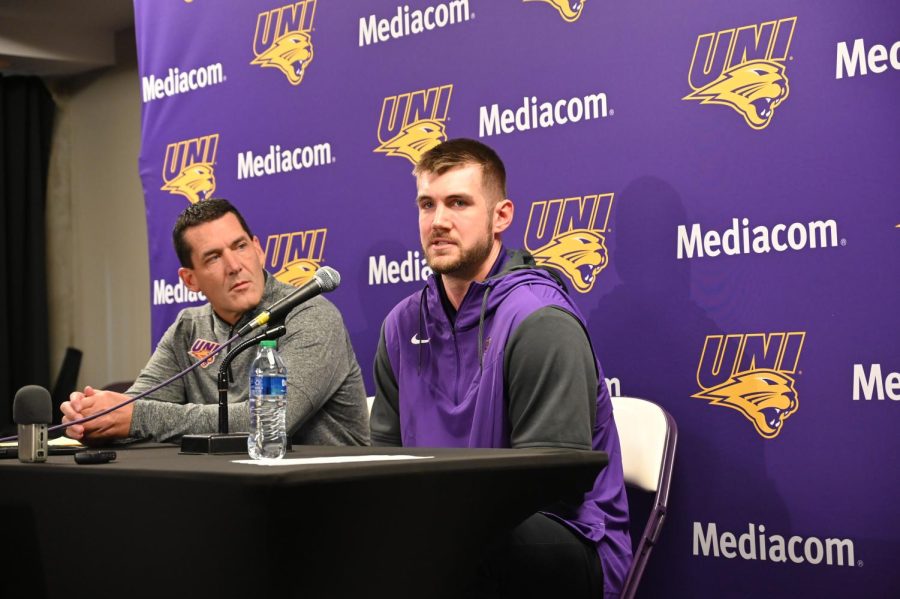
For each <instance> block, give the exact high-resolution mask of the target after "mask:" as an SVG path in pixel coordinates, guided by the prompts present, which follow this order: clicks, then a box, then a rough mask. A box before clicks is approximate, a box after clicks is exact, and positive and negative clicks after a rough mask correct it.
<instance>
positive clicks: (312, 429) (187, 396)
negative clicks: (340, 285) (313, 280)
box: [126, 273, 369, 445]
mask: <svg viewBox="0 0 900 599" xmlns="http://www.w3.org/2000/svg"><path fill="white" fill-rule="evenodd" d="M295 289H296V288H295V287H292V286H290V285H287V284H285V283H282V282H280V281H278V280H276V279H275V277H273V276H271V275H269V274H268V273H267V274H266V284H265V290H264V293H263V297H262V300H261V301H260V304H259V306H257V307H256V308H255V309H254V310H251V311H250V312H248V313H246V314H244V315H243V316H242V317H241V319H240V320H239V321H238V322H237V323H236V324H235V325H234V326H231V325H229V324H228V323H226V322H225V321H223V320H222V319H220V318H219V317H218V316H217V315H216V314H215V312H214V311H213V309H212V306H211V305H210V304H208V303H207V304H206V305H204V306H199V307H196V308H185V309H184V310H182V311H181V312H180V313H179V314H178V317H177V318H176V320H175V323H174V324H172V326H171V327H169V329H168V330H167V331H166V332H165V334H164V335H163V337H162V339H160V342H159V345H157V347H156V351H155V352H153V356H152V357H151V358H150V361H149V362H148V363H147V365H146V366H145V367H144V369H143V370H142V371H141V374H140V376H139V377H138V378H137V380H136V381H135V382H134V385H132V386H131V388H130V389H129V390H128V391H127V392H126V394H127V395H129V396H131V397H134V396H135V395H137V394H138V393H141V392H142V391H144V390H147V389H150V388H152V387H153V386H155V385H156V384H158V383H160V382H162V381H164V380H166V379H168V378H169V377H171V376H173V375H174V374H176V373H178V372H180V371H182V370H184V369H185V368H187V367H188V366H190V365H191V364H194V363H195V362H197V361H201V362H202V361H203V360H204V356H205V355H207V354H208V353H209V352H210V351H211V350H212V349H214V348H215V347H218V345H219V344H221V343H224V342H225V341H227V340H228V339H229V338H231V337H232V336H233V335H234V332H235V331H236V330H237V329H239V328H240V327H241V326H243V325H244V324H245V323H246V322H248V321H249V320H250V319H252V318H254V317H255V316H256V315H258V314H259V313H260V312H261V311H262V309H263V308H264V307H266V306H269V305H271V304H272V303H273V302H275V301H277V300H279V299H281V298H282V297H285V296H287V295H288V294H290V293H291V292H292V291H294V290H295ZM285 326H286V327H287V334H286V335H285V336H284V337H281V338H280V339H278V352H279V353H280V354H281V357H282V358H283V359H284V363H285V365H286V366H287V382H288V384H287V387H288V389H287V429H288V434H289V435H292V437H293V440H294V442H295V443H299V444H304V445H368V444H369V417H368V410H367V408H366V397H365V388H364V387H363V381H362V375H361V373H360V370H359V364H358V363H357V361H356V355H355V354H354V352H353V347H352V346H351V345H350V338H349V335H348V334H347V329H346V327H345V326H344V321H343V319H342V318H341V315H340V312H338V309H337V308H336V307H335V306H334V304H332V303H331V302H329V301H328V300H327V299H325V298H323V297H321V296H319V297H316V298H313V299H312V300H309V301H307V302H305V303H304V304H302V305H301V306H299V307H298V308H295V309H294V310H293V311H292V312H291V313H290V314H289V315H288V317H287V319H286V322H285ZM236 343H237V342H235V344H236ZM227 351H228V349H224V350H222V352H221V353H220V354H218V355H216V356H214V357H213V362H212V363H211V364H203V365H202V366H201V367H199V368H196V369H194V370H193V371H191V372H190V373H188V374H187V376H185V377H184V378H182V379H180V380H178V381H175V382H174V383H172V384H170V385H168V386H167V387H163V388H162V389H160V390H159V391H157V392H155V393H154V394H153V395H152V396H151V397H149V398H146V399H140V400H138V401H136V402H135V403H134V412H133V414H132V419H131V431H130V437H132V438H133V439H152V440H155V441H173V440H177V439H178V438H180V437H181V436H182V435H185V434H196V433H212V432H216V430H217V429H218V405H217V404H218V391H217V381H216V375H217V372H218V370H219V365H220V364H221V361H222V359H223V358H224V356H225V354H226V353H227ZM255 355H256V351H255V349H253V348H250V349H247V350H245V351H244V352H243V353H241V354H240V355H239V356H238V357H237V358H235V359H234V361H233V362H232V363H231V368H232V372H233V374H234V382H233V383H232V384H231V386H230V388H229V391H228V421H229V430H230V431H246V430H247V429H248V428H249V414H248V409H247V406H248V403H247V393H248V386H249V379H248V377H249V370H250V363H251V362H252V361H253V358H254V357H255Z"/></svg>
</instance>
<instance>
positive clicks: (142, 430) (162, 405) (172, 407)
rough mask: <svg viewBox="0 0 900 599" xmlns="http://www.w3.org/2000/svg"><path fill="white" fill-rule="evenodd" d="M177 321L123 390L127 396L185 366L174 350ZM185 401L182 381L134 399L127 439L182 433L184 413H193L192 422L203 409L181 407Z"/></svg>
mask: <svg viewBox="0 0 900 599" xmlns="http://www.w3.org/2000/svg"><path fill="white" fill-rule="evenodd" d="M179 320H180V319H176V321H175V324H173V325H172V326H171V327H169V329H168V330H167V331H166V332H165V334H164V335H163V336H162V339H160V341H159V344H157V346H156V350H155V351H154V352H153V355H152V356H151V357H150V360H149V361H148V362H147V365H146V366H144V369H143V370H141V373H140V375H138V378H137V379H136V380H135V381H134V384H133V385H131V387H130V388H129V389H128V391H126V393H125V394H126V395H128V396H129V397H134V396H136V395H139V394H140V393H143V392H145V391H148V390H150V389H152V388H153V387H155V386H156V385H158V384H160V383H162V382H163V381H165V380H168V379H169V378H171V377H173V376H174V375H176V374H178V373H179V372H181V370H182V369H184V368H186V367H187V364H186V363H185V364H181V363H180V362H179V360H178V358H177V357H176V352H175V351H174V337H175V331H176V328H177V326H178V322H179ZM186 401H187V400H186V393H185V381H184V379H183V378H182V379H178V380H177V381H174V382H172V383H170V384H169V385H166V386H165V387H163V388H162V389H159V390H158V391H155V392H154V393H153V395H151V396H150V397H147V398H145V399H139V400H137V401H136V402H134V411H133V412H132V415H131V430H130V432H129V437H131V438H133V439H148V438H152V439H154V440H157V441H164V440H168V439H170V438H172V437H173V436H175V435H177V434H184V432H185V429H183V428H181V427H179V420H180V419H181V418H182V416H183V415H184V412H185V411H187V410H190V411H192V412H193V414H191V420H195V419H196V418H197V415H198V414H199V413H200V412H202V410H201V408H202V407H203V406H200V405H192V406H191V405H182V404H185V402H186ZM217 422H218V421H217V420H215V419H214V420H213V424H212V426H213V428H212V429H210V430H209V432H212V431H214V430H215V427H216V425H217Z"/></svg>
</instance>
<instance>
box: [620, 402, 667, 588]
mask: <svg viewBox="0 0 900 599" xmlns="http://www.w3.org/2000/svg"><path fill="white" fill-rule="evenodd" d="M612 403H613V410H614V414H615V419H616V428H617V429H618V431H619V443H620V445H621V448H622V467H623V470H624V472H625V483H626V484H627V485H628V486H630V487H634V488H637V489H640V490H642V491H645V492H647V493H653V494H654V498H653V506H652V508H651V510H650V516H649V517H648V519H647V525H646V526H645V527H644V532H643V533H642V534H641V540H640V542H639V543H638V546H637V549H636V550H635V552H634V561H633V562H632V564H631V570H629V572H628V577H627V578H626V579H625V586H624V587H623V589H622V595H621V597H622V599H631V598H632V597H634V594H635V592H636V591H637V588H638V585H639V584H640V582H641V576H642V575H643V574H644V568H645V567H646V565H647V560H648V559H649V557H650V550H651V549H653V546H654V545H655V544H656V540H657V539H658V538H659V531H660V529H661V528H662V525H663V520H664V519H665V516H666V509H667V506H668V503H669V487H670V486H671V484H672V467H673V465H674V463H675V445H676V442H677V440H678V427H677V426H676V425H675V420H674V419H673V418H672V416H671V415H669V413H668V412H666V411H665V410H664V409H662V407H660V406H659V405H657V404H655V403H653V402H652V401H647V400H646V399H639V398H637V397H613V398H612Z"/></svg>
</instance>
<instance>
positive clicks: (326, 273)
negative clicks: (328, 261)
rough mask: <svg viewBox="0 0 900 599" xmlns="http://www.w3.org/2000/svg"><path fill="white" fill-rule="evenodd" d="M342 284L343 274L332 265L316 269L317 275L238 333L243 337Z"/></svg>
mask: <svg viewBox="0 0 900 599" xmlns="http://www.w3.org/2000/svg"><path fill="white" fill-rule="evenodd" d="M340 284H341V275H340V274H339V273H338V271H336V270H335V269H333V268H331V267H330V266H323V267H322V268H320V269H319V270H317V271H316V274H315V276H314V277H313V278H312V279H311V280H310V281H308V282H307V283H306V284H305V285H303V286H302V287H300V288H299V289H297V291H294V292H293V293H291V294H290V295H288V296H287V297H283V298H281V299H280V300H278V301H277V302H275V303H274V304H272V305H271V306H269V307H268V308H267V309H266V310H263V312H262V313H260V315H259V316H257V317H256V318H254V319H253V320H251V321H250V322H248V323H247V324H245V325H244V326H242V327H241V328H240V329H239V330H238V332H237V334H238V335H239V336H241V337H243V336H244V335H246V334H247V333H249V332H250V331H253V330H256V329H258V328H259V327H261V326H263V325H264V324H266V323H267V322H269V321H270V320H276V321H277V320H281V319H282V318H284V317H285V316H287V314H288V312H290V311H291V310H293V309H294V308H296V307H297V306H299V305H300V304H302V303H303V302H306V301H309V300H311V299H312V298H314V297H316V296H317V295H319V294H320V293H327V292H329V291H333V290H334V289H336V288H337V286H338V285H340Z"/></svg>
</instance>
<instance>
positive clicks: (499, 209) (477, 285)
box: [370, 139, 631, 598]
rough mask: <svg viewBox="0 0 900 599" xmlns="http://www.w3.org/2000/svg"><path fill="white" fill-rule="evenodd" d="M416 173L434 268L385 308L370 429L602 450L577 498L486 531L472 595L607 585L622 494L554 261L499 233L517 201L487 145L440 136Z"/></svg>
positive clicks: (625, 560) (594, 380) (460, 442)
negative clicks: (544, 262) (589, 483)
mask: <svg viewBox="0 0 900 599" xmlns="http://www.w3.org/2000/svg"><path fill="white" fill-rule="evenodd" d="M414 175H415V176H416V183H417V191H418V193H417V198H416V203H417V206H418V211H419V234H420V237H421V242H422V248H423V251H424V253H425V257H426V259H427V261H428V265H429V266H430V267H431V269H432V270H433V271H434V275H432V276H431V277H429V279H428V281H427V283H426V286H425V288H424V289H423V290H422V291H421V292H418V293H414V294H413V295H411V296H409V297H408V298H406V299H405V300H403V301H402V302H400V303H399V304H398V305H397V306H396V307H395V308H394V309H393V310H392V311H391V312H390V314H389V315H388V316H387V318H386V319H385V321H384V325H383V327H382V331H381V338H380V341H379V345H378V351H377V353H376V357H375V385H376V396H375V400H374V404H373V408H372V415H371V420H370V423H371V437H372V442H373V443H374V444H376V445H402V446H407V447H417V446H419V447H473V448H476V447H478V448H485V447H496V448H504V447H514V448H515V447H528V448H531V447H557V448H560V447H561V448H570V449H582V450H591V449H593V450H599V451H605V452H607V453H608V454H609V465H608V466H607V467H606V468H605V469H604V470H603V471H602V472H601V473H600V475H599V476H598V477H597V479H596V481H595V484H594V487H593V489H592V490H591V491H589V492H588V493H586V494H585V495H584V497H583V498H582V501H581V502H579V503H575V504H565V503H562V502H560V503H558V504H555V505H553V506H547V507H546V509H545V510H542V511H540V512H538V513H536V514H534V515H532V516H531V517H529V518H528V519H526V520H525V521H524V522H522V523H521V524H520V525H519V526H518V527H517V528H516V529H514V530H513V531H512V532H511V534H510V535H509V536H508V537H506V538H504V539H501V540H500V541H499V542H498V543H497V545H496V546H495V548H494V550H493V551H492V553H491V555H490V556H489V558H488V559H487V560H486V561H485V562H484V563H483V564H482V566H481V568H480V569H479V573H478V576H477V580H476V583H475V588H473V589H472V595H473V596H476V597H516V598H521V597H579V598H580V597H584V598H587V597H592V598H596V597H599V596H600V594H601V592H603V593H604V594H605V596H606V597H616V596H618V594H619V591H620V590H621V587H622V583H623V582H624V579H625V576H626V575H627V573H628V569H629V567H630V563H631V540H630V537H629V534H628V506H627V499H626V496H625V489H624V483H623V477H622V461H621V454H620V451H619V439H618V434H617V432H616V425H615V421H614V420H613V415H612V405H611V402H610V399H609V393H608V391H607V388H606V385H605V384H604V378H603V373H602V370H601V368H600V364H599V362H598V361H597V359H596V357H595V355H594V352H593V349H592V347H591V342H590V339H589V337H588V334H587V330H586V328H585V321H584V318H583V317H582V316H581V314H580V312H579V311H578V308H577V307H576V306H575V304H574V302H573V301H572V299H571V298H570V297H569V295H568V293H567V292H566V290H565V286H564V285H563V283H562V281H561V279H559V277H558V276H556V275H555V273H553V272H552V271H549V270H545V269H541V268H537V267H536V266H535V264H534V259H533V258H532V257H531V256H530V255H529V254H527V253H525V252H521V251H513V250H507V249H506V248H504V247H503V243H502V240H501V235H502V233H503V231H505V230H506V229H507V228H508V227H509V226H510V223H511V222H512V218H513V212H514V207H513V203H512V201H511V200H509V199H508V198H507V197H506V171H505V167H504V166H503V162H502V161H501V160H500V158H499V156H497V154H496V153H495V152H494V151H493V150H492V149H491V148H489V147H487V146H486V145H484V144H482V143H480V142H477V141H474V140H468V139H455V140H449V141H446V142H444V143H442V144H440V145H438V146H436V147H435V148H433V149H431V150H429V151H428V152H426V153H425V154H424V155H423V156H422V159H421V160H420V161H419V163H418V164H417V166H416V168H415V170H414Z"/></svg>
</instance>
